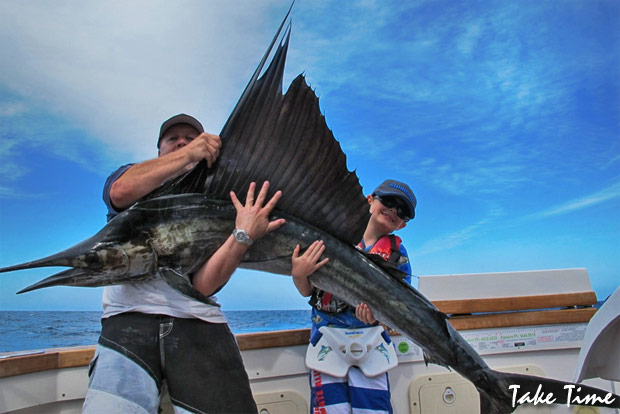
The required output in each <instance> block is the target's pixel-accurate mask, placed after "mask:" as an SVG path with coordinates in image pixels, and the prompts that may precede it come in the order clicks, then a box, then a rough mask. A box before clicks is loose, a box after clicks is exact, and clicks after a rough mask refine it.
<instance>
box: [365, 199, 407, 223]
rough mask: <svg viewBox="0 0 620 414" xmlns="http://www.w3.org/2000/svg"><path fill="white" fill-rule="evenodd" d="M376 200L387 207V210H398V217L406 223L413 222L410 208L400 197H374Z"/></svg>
mask: <svg viewBox="0 0 620 414" xmlns="http://www.w3.org/2000/svg"><path fill="white" fill-rule="evenodd" d="M373 197H374V198H375V199H377V200H379V202H380V203H381V204H383V205H384V206H386V207H387V208H394V209H396V215H397V216H398V217H400V218H401V219H403V220H405V221H409V220H411V217H410V216H409V207H407V205H406V204H405V202H404V201H403V200H401V199H400V198H398V197H393V196H378V195H374V196H373Z"/></svg>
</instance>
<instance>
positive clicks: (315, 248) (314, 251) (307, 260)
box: [291, 240, 329, 296]
mask: <svg viewBox="0 0 620 414" xmlns="http://www.w3.org/2000/svg"><path fill="white" fill-rule="evenodd" d="M300 251H301V247H300V246H299V245H297V246H296V247H295V250H294V251H293V256H292V258H291V261H292V263H293V267H292V270H291V275H292V276H293V282H294V283H295V287H296V288H297V290H298V291H299V293H300V294H301V295H302V296H310V295H311V294H312V291H313V290H314V286H312V284H311V283H310V281H309V280H308V277H309V276H310V275H311V274H313V273H314V272H316V271H317V270H318V269H320V268H321V267H322V266H323V265H324V264H325V263H327V262H328V261H329V259H328V258H325V259H323V260H320V259H321V256H322V255H323V252H325V243H323V241H322V240H316V241H314V242H313V243H312V244H311V245H310V247H308V250H306V251H305V252H304V254H303V255H301V256H300V255H299V252H300Z"/></svg>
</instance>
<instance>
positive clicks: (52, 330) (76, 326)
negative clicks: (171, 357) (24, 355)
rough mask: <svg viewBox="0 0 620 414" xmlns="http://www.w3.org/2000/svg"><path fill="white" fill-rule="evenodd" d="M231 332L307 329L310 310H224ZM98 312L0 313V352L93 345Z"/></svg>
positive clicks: (98, 322) (96, 336) (99, 328)
mask: <svg viewBox="0 0 620 414" xmlns="http://www.w3.org/2000/svg"><path fill="white" fill-rule="evenodd" d="M225 313H226V317H227V318H228V323H229V326H230V328H231V330H232V331H233V332H234V333H250V332H260V331H278V330H284V329H301V328H309V327H310V310H270V311H266V310H258V311H257V310H253V311H226V312H225ZM100 317H101V312H99V311H96V312H67V311H63V312H59V311H46V312H40V311H0V352H9V351H26V350H35V349H46V348H59V347H67V346H79V345H94V344H96V343H97V339H98V338H99V332H100V331H101V322H100Z"/></svg>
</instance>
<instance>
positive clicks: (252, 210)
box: [230, 181, 285, 240]
mask: <svg viewBox="0 0 620 414" xmlns="http://www.w3.org/2000/svg"><path fill="white" fill-rule="evenodd" d="M255 190H256V183H250V188H248V194H247V196H246V198H245V205H243V204H241V202H240V201H239V199H238V198H237V195H236V194H235V193H234V191H231V192H230V199H231V200H232V202H233V205H234V206H235V209H236V210H237V219H236V220H235V227H236V228H238V229H242V230H245V231H246V232H247V233H248V235H249V236H250V237H251V238H252V240H258V239H260V238H261V237H263V236H264V235H265V234H267V233H269V232H270V231H273V230H275V229H277V228H279V227H280V226H282V225H283V224H284V223H285V220H284V219H283V218H282V219H277V220H273V221H269V214H271V211H272V210H273V209H274V208H275V206H276V204H277V203H278V200H280V198H282V191H277V192H276V193H275V194H274V195H273V197H271V200H269V202H267V204H265V206H263V203H265V199H266V198H267V191H268V190H269V181H265V182H264V183H263V186H262V187H261V189H260V192H259V193H258V198H256V201H254V192H255Z"/></svg>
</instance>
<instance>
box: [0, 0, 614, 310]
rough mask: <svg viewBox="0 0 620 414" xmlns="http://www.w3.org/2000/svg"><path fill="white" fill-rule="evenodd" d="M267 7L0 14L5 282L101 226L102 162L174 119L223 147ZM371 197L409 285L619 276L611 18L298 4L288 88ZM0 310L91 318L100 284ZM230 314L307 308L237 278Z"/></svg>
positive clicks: (559, 7) (12, 288)
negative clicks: (410, 208)
mask: <svg viewBox="0 0 620 414" xmlns="http://www.w3.org/2000/svg"><path fill="white" fill-rule="evenodd" d="M288 5H289V3H288V0H287V1H280V0H270V1H228V2H222V1H175V2H167V1H148V2H147V1H132V2H124V1H116V2H115V1H109V2H96V1H90V0H87V1H80V2H75V1H55V2H53V3H52V2H47V1H29V2H22V1H17V0H4V1H2V2H0V44H1V46H2V50H3V58H2V59H1V60H0V266H6V265H11V264H15V263H18V262H22V261H27V260H32V259H35V258H38V257H41V256H43V255H47V254H50V253H53V252H56V251H59V250H61V249H64V248H66V247H69V246H71V245H73V244H75V243H76V242H78V241H81V240H82V239H84V238H86V237H89V236H90V235H92V234H93V233H95V232H96V231H97V230H98V229H99V228H101V227H102V226H103V225H104V224H105V209H104V206H103V202H102V201H101V189H102V186H103V182H104V180H105V178H106V177H107V175H108V174H109V173H110V172H111V171H112V170H114V169H115V168H116V167H117V166H118V165H121V164H124V163H126V162H131V161H141V160H145V159H148V158H152V157H154V156H155V155H156V148H155V137H156V135H157V131H158V128H159V126H160V124H161V122H162V121H163V120H164V119H166V118H168V117H169V116H171V115H173V114H176V113H179V112H187V113H190V114H194V115H196V116H197V117H198V118H200V119H201V120H202V121H203V124H204V125H205V127H206V129H207V130H209V131H211V132H216V133H217V132H219V131H220V129H221V128H222V126H223V124H224V122H225V120H226V118H227V117H228V115H229V113H230V111H231V110H232V108H233V106H234V104H235V103H236V101H237V99H238V97H239V95H240V94H241V92H242V90H243V88H244V86H245V84H246V83H247V81H248V79H249V77H250V75H251V73H252V71H253V70H254V68H255V67H256V64H257V63H258V61H259V59H260V57H261V56H262V53H263V52H264V50H265V48H266V46H267V44H268V43H269V41H270V39H271V37H272V36H273V33H274V32H275V29H276V28H277V26H278V24H279V23H280V21H281V19H282V17H283V15H284V13H285V12H286V10H287V9H288ZM301 72H303V73H305V75H306V77H307V80H308V82H309V83H310V85H311V86H312V87H313V88H314V89H315V91H316V93H317V95H318V96H319V98H320V105H321V109H322V111H323V112H324V114H325V116H326V119H327V123H328V125H329V126H330V127H331V128H332V130H333V132H334V135H335V136H336V138H337V139H338V140H339V141H340V143H341V146H342V148H343V150H344V152H345V153H346V154H347V162H348V165H349V168H350V169H352V170H353V169H355V170H356V171H357V174H358V176H359V177H360V182H361V184H362V186H363V187H364V191H365V192H366V193H370V192H371V191H372V190H373V189H374V187H375V186H376V185H378V184H379V183H380V182H381V181H382V180H383V179H384V178H388V177H390V178H396V179H399V180H402V181H405V182H407V183H409V185H410V186H411V187H412V188H413V189H414V192H415V193H416V196H417V197H418V209H417V215H416V218H415V220H413V221H412V222H410V223H409V224H408V226H407V227H406V228H405V229H403V230H402V231H401V232H400V235H401V236H402V238H403V239H404V243H405V245H406V246H407V248H408V250H409V254H410V256H411V259H412V262H413V269H414V274H415V275H437V274H458V273H482V272H504V271H515V270H538V269H558V268H574V267H585V268H587V269H588V272H589V275H590V278H591V283H592V286H593V288H594V289H595V291H596V293H597V295H598V297H599V299H604V298H605V297H607V296H608V295H609V294H611V293H612V292H613V290H615V288H616V287H617V286H618V285H619V281H620V3H618V2H617V1H615V0H604V1H593V0H589V1H568V0H567V1H559V2H557V1H556V2H551V1H542V2H541V1H533V0H532V1H530V0H524V1H519V2H511V1H498V2H487V1H467V2H454V1H407V2H402V1H387V0H385V1H372V0H366V1H358V2H354V1H350V2H342V1H338V0H335V1H308V0H298V1H297V4H296V5H295V7H294V10H293V31H292V36H291V45H290V50H289V56H288V63H287V69H286V74H285V87H286V86H287V85H288V83H290V81H291V80H292V79H293V78H294V77H295V76H296V75H297V74H299V73H301ZM54 270H55V269H36V270H29V271H22V272H15V273H11V274H4V275H0V309H2V310H20V309H23V310H39V309H40V310H53V309H68V310H99V309H100V307H101V289H91V288H67V287H58V288H49V289H43V290H40V291H35V292H31V293H27V294H23V295H15V292H16V291H18V290H20V289H22V288H23V287H25V286H27V285H30V284H32V283H34V282H36V281H38V280H40V279H42V278H43V277H46V276H48V275H50V274H52V273H54ZM219 300H220V302H222V303H223V306H224V309H304V308H305V307H306V306H307V305H306V300H305V299H304V298H302V297H300V296H299V295H298V294H297V292H296V290H295V289H294V287H293V284H292V281H291V280H290V279H289V278H286V277H283V276H276V275H269V274H262V273H257V272H249V271H238V272H237V273H236V274H235V275H234V276H233V278H232V280H231V282H230V283H229V284H228V285H227V286H226V288H225V289H224V290H223V291H222V292H221V294H220V295H219Z"/></svg>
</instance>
